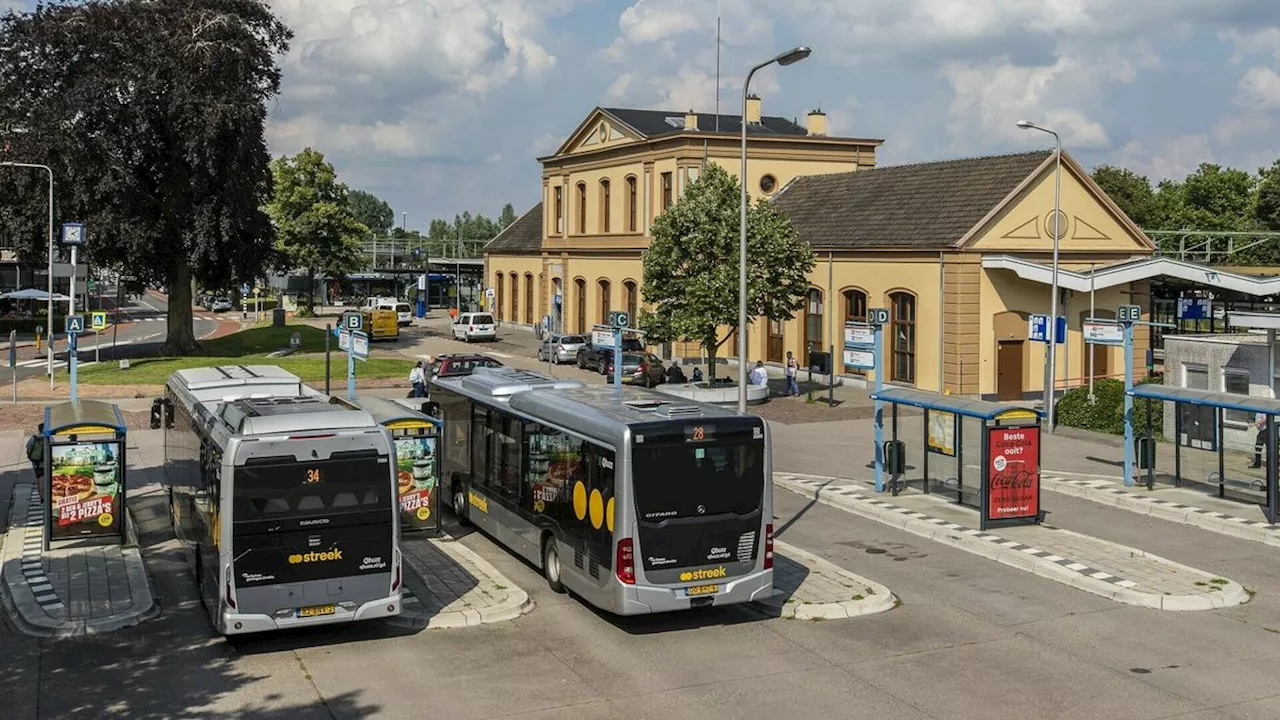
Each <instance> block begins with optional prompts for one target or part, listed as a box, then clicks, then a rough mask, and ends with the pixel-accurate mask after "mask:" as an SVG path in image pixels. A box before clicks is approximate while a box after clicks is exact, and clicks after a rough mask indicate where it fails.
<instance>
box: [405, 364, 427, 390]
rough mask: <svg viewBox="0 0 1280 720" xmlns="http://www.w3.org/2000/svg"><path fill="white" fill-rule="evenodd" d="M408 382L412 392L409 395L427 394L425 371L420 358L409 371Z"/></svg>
mask: <svg viewBox="0 0 1280 720" xmlns="http://www.w3.org/2000/svg"><path fill="white" fill-rule="evenodd" d="M409 384H411V385H413V393H412V394H411V395H410V396H409V397H415V398H424V397H426V396H427V371H426V370H424V369H423V367H422V361H421V360H419V361H418V362H417V364H415V365H414V366H413V369H412V370H410V371H409Z"/></svg>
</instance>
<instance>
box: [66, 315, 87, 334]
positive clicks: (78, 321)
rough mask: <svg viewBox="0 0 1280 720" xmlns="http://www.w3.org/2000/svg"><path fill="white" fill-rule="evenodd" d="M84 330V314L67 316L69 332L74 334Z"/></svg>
mask: <svg viewBox="0 0 1280 720" xmlns="http://www.w3.org/2000/svg"><path fill="white" fill-rule="evenodd" d="M82 332H84V316H83V315H68V316H67V334H69V335H74V334H75V333H82Z"/></svg>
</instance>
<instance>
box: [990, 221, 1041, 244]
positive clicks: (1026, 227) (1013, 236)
mask: <svg viewBox="0 0 1280 720" xmlns="http://www.w3.org/2000/svg"><path fill="white" fill-rule="evenodd" d="M1037 220H1038V218H1035V217H1032V218H1029V219H1027V221H1026V222H1024V223H1022V224H1021V225H1019V226H1017V227H1015V228H1014V229H1012V230H1010V231H1009V232H1007V233H1005V234H1003V235H1001V236H1000V239H1001V240H1039V239H1040V223H1038V222H1036V221H1037Z"/></svg>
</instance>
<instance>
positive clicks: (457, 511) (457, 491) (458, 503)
mask: <svg viewBox="0 0 1280 720" xmlns="http://www.w3.org/2000/svg"><path fill="white" fill-rule="evenodd" d="M453 514H454V515H456V516H457V517H458V522H460V523H462V524H463V525H470V524H471V520H470V519H469V518H468V517H467V492H466V490H464V489H463V487H462V483H460V482H456V483H454V484H453Z"/></svg>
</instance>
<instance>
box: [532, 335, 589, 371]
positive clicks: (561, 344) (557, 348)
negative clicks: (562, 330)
mask: <svg viewBox="0 0 1280 720" xmlns="http://www.w3.org/2000/svg"><path fill="white" fill-rule="evenodd" d="M586 342H587V339H586V338H585V337H583V336H582V335H552V336H550V337H548V338H547V339H546V340H543V341H542V344H541V345H539V346H538V359H539V360H542V361H544V362H546V361H548V360H552V361H554V362H555V363H556V364H557V365H559V364H560V363H567V362H574V361H575V360H577V358H578V348H580V347H582V346H583V345H584V344H586Z"/></svg>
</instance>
